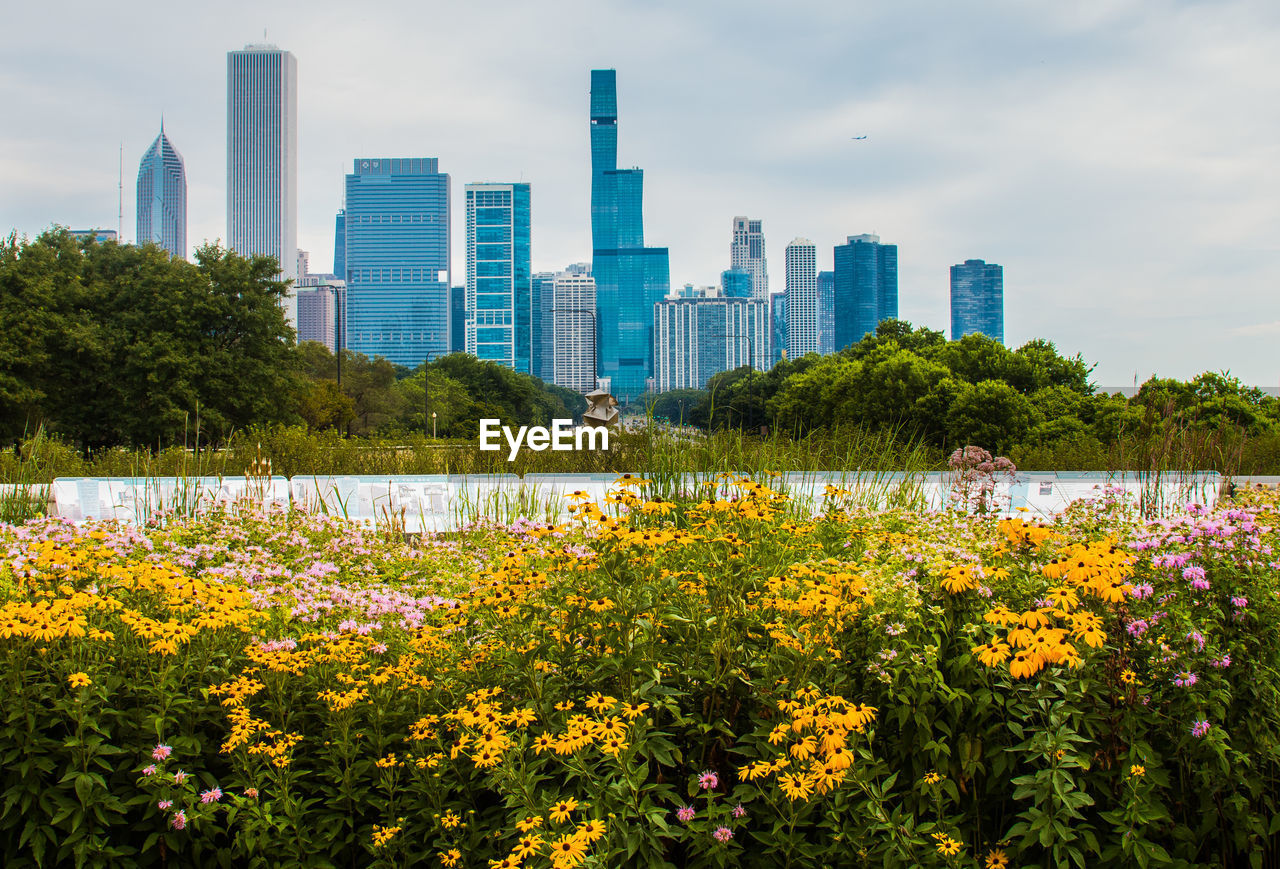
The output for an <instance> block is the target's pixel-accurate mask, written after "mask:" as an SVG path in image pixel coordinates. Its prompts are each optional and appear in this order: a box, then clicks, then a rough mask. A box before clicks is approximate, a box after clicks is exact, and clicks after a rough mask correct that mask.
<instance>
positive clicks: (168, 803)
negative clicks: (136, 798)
mask: <svg viewBox="0 0 1280 869" xmlns="http://www.w3.org/2000/svg"><path fill="white" fill-rule="evenodd" d="M156 808H157V809H159V810H160V811H162V812H167V811H169V809H171V808H173V800H161V801H160V802H158V803H156Z"/></svg>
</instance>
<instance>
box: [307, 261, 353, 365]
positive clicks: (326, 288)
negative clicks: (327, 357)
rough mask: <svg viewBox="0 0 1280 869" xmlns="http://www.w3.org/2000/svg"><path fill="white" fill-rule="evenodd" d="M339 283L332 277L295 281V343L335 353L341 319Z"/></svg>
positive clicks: (340, 290) (340, 287)
mask: <svg viewBox="0 0 1280 869" xmlns="http://www.w3.org/2000/svg"><path fill="white" fill-rule="evenodd" d="M344 289H345V288H344V285H343V283H342V281H341V280H340V279H338V278H336V277H334V276H333V275H304V276H302V277H299V278H298V289H297V291H296V295H297V297H298V341H299V342H302V341H315V342H317V343H319V344H323V345H324V346H326V347H328V348H329V352H331V353H336V352H337V350H338V346H339V345H338V326H339V324H340V323H341V316H342V300H343V299H342V297H343V293H344Z"/></svg>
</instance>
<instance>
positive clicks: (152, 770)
mask: <svg viewBox="0 0 1280 869" xmlns="http://www.w3.org/2000/svg"><path fill="white" fill-rule="evenodd" d="M142 774H143V775H155V774H156V765H155V764H154V763H153V764H151V766H145V767H143V768H142Z"/></svg>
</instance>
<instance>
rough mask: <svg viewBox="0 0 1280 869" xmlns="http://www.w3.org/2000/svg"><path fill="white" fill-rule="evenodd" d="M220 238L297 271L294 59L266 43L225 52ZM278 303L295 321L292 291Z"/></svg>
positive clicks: (285, 271) (286, 271)
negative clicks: (224, 153)
mask: <svg viewBox="0 0 1280 869" xmlns="http://www.w3.org/2000/svg"><path fill="white" fill-rule="evenodd" d="M227 244H228V245H229V246H230V247H231V249H232V250H234V251H235V252H236V253H239V254H242V255H245V256H253V255H263V256H273V257H275V258H276V259H277V260H278V261H279V263H280V272H281V275H282V277H283V278H285V279H289V278H296V277H297V274H296V270H297V267H298V61H297V59H296V58H294V56H293V55H292V54H290V53H289V52H287V51H282V50H280V49H279V48H277V47H276V46H274V45H247V46H245V48H244V50H243V51H229V52H227ZM284 305H285V316H286V317H287V318H288V321H289V323H290V325H292V326H295V327H296V326H297V323H298V305H297V300H296V298H295V297H294V296H293V295H292V294H290V296H289V297H288V299H287V300H286V301H285V303H284Z"/></svg>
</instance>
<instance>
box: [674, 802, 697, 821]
mask: <svg viewBox="0 0 1280 869" xmlns="http://www.w3.org/2000/svg"><path fill="white" fill-rule="evenodd" d="M696 814H697V812H696V811H695V810H694V808H693V806H681V807H680V808H679V809H678V810H677V811H676V817H677V818H679V819H680V820H681V821H682V822H684V823H686V824H687V823H689V822H690V821H692V820H693V816H694V815H696Z"/></svg>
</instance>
